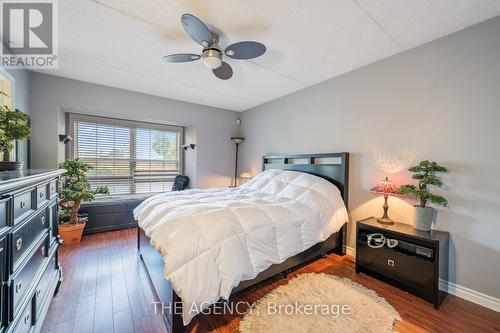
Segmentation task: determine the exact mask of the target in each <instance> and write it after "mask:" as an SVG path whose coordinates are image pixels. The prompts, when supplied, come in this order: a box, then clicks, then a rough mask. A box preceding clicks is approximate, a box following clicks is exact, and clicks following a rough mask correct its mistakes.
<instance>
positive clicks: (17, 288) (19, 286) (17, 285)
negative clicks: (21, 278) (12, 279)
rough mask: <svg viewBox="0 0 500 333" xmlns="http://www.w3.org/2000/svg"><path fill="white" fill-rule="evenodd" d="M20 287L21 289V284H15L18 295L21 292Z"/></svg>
mask: <svg viewBox="0 0 500 333" xmlns="http://www.w3.org/2000/svg"><path fill="white" fill-rule="evenodd" d="M22 287H23V284H22V283H21V282H19V283H18V284H16V293H19V292H20V291H21V288H22Z"/></svg>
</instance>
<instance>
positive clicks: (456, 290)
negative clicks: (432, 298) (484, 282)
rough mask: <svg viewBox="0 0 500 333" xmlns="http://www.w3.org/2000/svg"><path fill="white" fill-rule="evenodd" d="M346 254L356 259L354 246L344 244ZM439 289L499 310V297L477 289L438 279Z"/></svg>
mask: <svg viewBox="0 0 500 333" xmlns="http://www.w3.org/2000/svg"><path fill="white" fill-rule="evenodd" d="M346 255H348V256H350V257H352V258H353V259H354V260H355V259H356V248H353V247H350V246H346ZM439 289H440V290H442V291H445V292H447V293H448V294H450V295H454V296H457V297H460V298H463V299H465V300H467V301H470V302H472V303H476V304H479V305H481V306H484V307H486V308H488V309H491V310H493V311H497V312H500V299H498V298H495V297H493V296H490V295H486V294H483V293H481V292H479V291H476V290H472V289H470V288H467V287H463V286H461V285H458V284H455V283H453V282H448V281H445V280H441V279H440V280H439Z"/></svg>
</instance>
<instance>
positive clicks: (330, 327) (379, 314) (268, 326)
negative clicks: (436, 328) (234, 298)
mask: <svg viewBox="0 0 500 333" xmlns="http://www.w3.org/2000/svg"><path fill="white" fill-rule="evenodd" d="M396 321H401V317H400V316H399V313H398V312H397V311H396V310H395V309H394V308H393V307H392V306H391V305H390V304H389V303H387V301H386V300H385V299H384V298H382V297H380V296H378V295H377V293H376V292H375V291H373V290H371V289H368V288H365V287H363V286H362V285H360V284H358V283H356V282H353V281H351V280H349V279H346V278H341V277H338V276H335V275H328V274H323V273H321V274H315V273H310V274H301V275H298V276H297V277H295V278H293V279H291V280H290V281H289V282H288V283H287V284H285V285H282V286H279V287H277V288H276V289H274V290H273V291H272V292H270V293H269V294H267V295H266V296H264V297H263V298H261V299H260V300H259V301H258V302H257V303H256V304H255V306H254V307H252V309H250V310H249V311H248V312H247V313H246V314H245V317H244V318H243V319H242V320H241V321H240V327H239V329H240V333H270V332H294V333H295V332H297V333H299V332H373V333H379V332H380V333H381V332H384V333H385V332H393V326H394V324H395V322H396Z"/></svg>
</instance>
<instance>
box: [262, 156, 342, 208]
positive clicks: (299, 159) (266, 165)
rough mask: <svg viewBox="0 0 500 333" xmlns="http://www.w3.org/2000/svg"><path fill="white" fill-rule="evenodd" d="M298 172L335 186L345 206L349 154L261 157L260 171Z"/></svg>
mask: <svg viewBox="0 0 500 333" xmlns="http://www.w3.org/2000/svg"><path fill="white" fill-rule="evenodd" d="M268 169H282V170H291V171H300V172H306V173H310V174H312V175H315V176H318V177H321V178H324V179H326V180H328V181H330V182H331V183H333V184H335V185H336V186H337V187H338V188H339V190H340V193H341V194H342V198H343V199H344V203H345V205H346V207H347V206H348V205H347V201H348V197H349V153H322V154H298V155H270V156H263V157H262V170H268Z"/></svg>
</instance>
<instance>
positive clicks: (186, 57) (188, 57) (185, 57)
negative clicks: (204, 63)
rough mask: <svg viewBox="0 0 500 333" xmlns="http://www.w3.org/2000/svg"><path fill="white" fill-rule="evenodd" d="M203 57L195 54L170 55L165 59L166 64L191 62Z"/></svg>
mask: <svg viewBox="0 0 500 333" xmlns="http://www.w3.org/2000/svg"><path fill="white" fill-rule="evenodd" d="M200 58H201V56H200V55H198V54H193V53H179V54H170V55H167V56H164V57H163V60H165V61H166V62H189V61H195V60H198V59H200Z"/></svg>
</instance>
